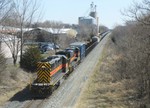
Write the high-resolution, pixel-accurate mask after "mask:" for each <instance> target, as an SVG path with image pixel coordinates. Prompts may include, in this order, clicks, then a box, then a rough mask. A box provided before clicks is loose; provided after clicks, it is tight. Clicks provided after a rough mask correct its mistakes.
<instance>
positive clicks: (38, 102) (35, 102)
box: [23, 99, 47, 108]
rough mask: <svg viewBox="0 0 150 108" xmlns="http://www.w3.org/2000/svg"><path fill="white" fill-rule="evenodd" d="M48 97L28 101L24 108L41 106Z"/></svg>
mask: <svg viewBox="0 0 150 108" xmlns="http://www.w3.org/2000/svg"><path fill="white" fill-rule="evenodd" d="M46 101H47V99H39V100H34V99H33V100H31V101H29V102H27V104H25V105H24V107H23V108H41V106H42V105H43V103H44V102H46Z"/></svg>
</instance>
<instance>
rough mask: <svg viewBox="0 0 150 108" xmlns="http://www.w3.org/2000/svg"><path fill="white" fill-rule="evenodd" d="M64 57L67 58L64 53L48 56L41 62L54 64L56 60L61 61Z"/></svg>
mask: <svg viewBox="0 0 150 108" xmlns="http://www.w3.org/2000/svg"><path fill="white" fill-rule="evenodd" d="M62 57H64V58H66V59H67V57H66V56H64V55H52V56H49V57H47V58H46V59H43V60H41V62H49V63H50V64H53V63H55V62H56V61H59V60H60V59H61V58H62Z"/></svg>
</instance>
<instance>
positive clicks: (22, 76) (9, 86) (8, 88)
mask: <svg viewBox="0 0 150 108" xmlns="http://www.w3.org/2000/svg"><path fill="white" fill-rule="evenodd" d="M28 83H29V74H28V73H26V72H24V71H23V70H21V69H19V68H18V67H14V66H8V67H7V69H6V70H5V71H4V72H2V73H1V75H0V97H1V98H0V106H1V105H3V104H4V103H5V102H6V101H8V100H9V99H10V98H11V97H12V96H13V95H14V94H16V93H17V92H19V91H21V90H22V89H24V88H25V86H27V84H28Z"/></svg>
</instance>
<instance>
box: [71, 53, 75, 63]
mask: <svg viewBox="0 0 150 108" xmlns="http://www.w3.org/2000/svg"><path fill="white" fill-rule="evenodd" d="M75 57H76V54H74V55H73V57H72V58H71V59H70V62H72V61H73V60H74V59H75Z"/></svg>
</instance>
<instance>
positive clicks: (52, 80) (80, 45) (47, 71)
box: [30, 37, 99, 97]
mask: <svg viewBox="0 0 150 108" xmlns="http://www.w3.org/2000/svg"><path fill="white" fill-rule="evenodd" d="M98 42H99V38H98V37H93V38H92V39H91V41H89V42H87V43H85V42H75V43H72V44H70V46H69V47H68V48H66V49H64V50H62V51H58V52H56V54H55V55H52V56H49V57H47V58H45V59H43V60H41V61H40V62H38V63H37V77H36V79H35V80H34V81H33V82H32V84H30V90H31V93H32V94H34V95H35V96H40V97H45V96H49V94H51V93H52V92H53V91H54V90H55V89H56V88H57V87H58V86H59V85H60V81H61V79H66V78H67V77H68V76H69V74H71V72H73V70H74V68H75V67H76V66H77V65H79V64H80V62H82V61H83V59H84V58H85V57H86V56H87V55H88V53H89V52H90V51H91V50H92V49H93V48H94V47H95V46H96V45H97V44H98Z"/></svg>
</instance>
